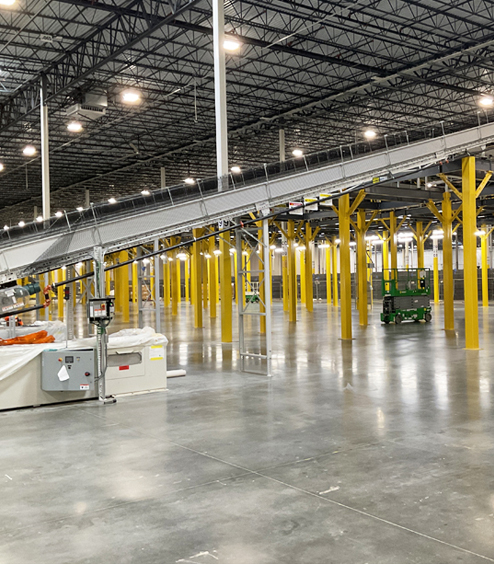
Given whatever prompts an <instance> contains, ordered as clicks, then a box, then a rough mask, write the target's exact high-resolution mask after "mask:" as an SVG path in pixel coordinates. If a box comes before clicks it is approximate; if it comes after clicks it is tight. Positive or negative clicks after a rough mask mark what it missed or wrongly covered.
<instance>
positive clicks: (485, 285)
mask: <svg viewBox="0 0 494 564" xmlns="http://www.w3.org/2000/svg"><path fill="white" fill-rule="evenodd" d="M488 237H489V235H488V230H487V225H482V233H481V235H480V248H481V251H482V306H483V307H488V305H489V278H488V276H489V261H488V257H487V238H488Z"/></svg>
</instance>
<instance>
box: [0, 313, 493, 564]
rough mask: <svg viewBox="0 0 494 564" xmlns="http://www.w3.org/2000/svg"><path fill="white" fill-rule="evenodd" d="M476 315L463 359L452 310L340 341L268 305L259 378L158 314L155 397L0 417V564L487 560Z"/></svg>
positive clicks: (488, 413)
mask: <svg viewBox="0 0 494 564" xmlns="http://www.w3.org/2000/svg"><path fill="white" fill-rule="evenodd" d="M491 310H492V313H490V312H489V311H488V312H485V311H483V310H481V312H480V316H481V334H483V336H482V344H481V346H482V349H481V350H480V351H465V350H464V348H463V347H464V336H463V331H462V329H461V328H462V326H463V321H462V318H463V309H462V304H460V303H458V304H457V307H456V311H455V313H456V316H457V320H458V321H457V325H458V328H459V329H458V332H457V333H455V334H447V333H445V332H444V331H443V330H442V319H441V311H440V309H439V310H438V311H435V312H434V314H435V315H434V319H433V321H432V323H430V324H422V323H420V324H414V323H408V324H405V323H403V324H402V325H400V326H394V325H389V326H381V324H380V323H379V321H378V315H379V312H378V308H376V310H375V311H374V312H373V313H371V315H370V325H369V327H367V328H366V329H359V328H358V325H357V324H358V319H357V316H355V318H354V321H355V324H354V327H355V334H354V337H355V339H354V340H353V341H352V342H350V343H347V342H342V341H340V340H339V338H338V337H339V321H338V312H337V310H335V309H334V308H332V307H331V306H329V307H327V306H326V304H316V306H315V310H314V313H313V314H312V315H309V314H307V313H306V312H301V315H300V321H299V322H298V323H297V324H296V326H290V325H289V323H288V321H287V319H286V316H285V315H284V314H283V312H282V311H281V308H280V304H279V303H277V304H275V306H274V339H273V352H274V362H273V366H274V373H273V377H272V378H271V379H267V378H266V377H263V376H258V375H252V374H241V373H239V372H238V361H237V358H236V354H235V350H236V347H235V345H234V346H233V347H232V346H231V345H224V346H222V345H221V343H220V331H219V329H220V325H219V320H215V321H210V320H209V319H208V318H206V319H205V326H206V328H205V329H203V330H197V329H193V328H192V311H191V310H190V308H189V306H186V305H183V306H182V308H181V312H180V315H179V316H178V317H177V318H176V319H170V316H169V314H168V312H166V315H165V317H166V319H164V324H165V333H166V334H167V335H168V337H169V339H170V343H169V355H168V360H169V366H170V367H171V368H178V367H179V366H183V367H185V368H186V369H187V377H186V378H175V379H172V380H169V391H168V392H161V393H155V394H148V395H140V396H135V397H125V398H121V399H119V401H118V403H117V404H115V405H110V406H101V405H98V403H97V402H89V403H84V404H77V405H66V406H54V407H47V408H38V409H28V410H20V411H15V412H8V413H2V414H0V429H1V434H0V465H1V468H0V500H1V502H0V563H1V564H26V563H34V564H44V563H47V564H48V563H50V564H67V563H70V564H89V563H91V564H93V563H98V564H99V563H102V564H113V563H114V564H127V563H128V564H131V563H132V564H134V563H135V564H137V563H139V564H172V563H189V564H201V563H202V564H208V563H211V564H214V563H215V562H217V563H218V564H279V563H284V564H309V563H310V564H314V563H321V564H327V563H334V564H347V563H348V564H350V563H351V564H366V563H367V564H407V563H424V564H431V563H434V564H439V563H440V564H443V563H444V564H451V563H453V562H459V563H462V564H466V563H472V564H473V563H477V562H479V563H480V562H485V561H487V562H494V472H493V470H492V468H493V466H494V410H493V393H494V388H493V383H492V380H493V377H492V366H493V352H491V351H493V350H494V349H493V348H492V344H493V342H494V308H491ZM118 326H119V325H118V323H116V324H115V325H114V329H117V328H118ZM489 329H490V331H489ZM203 336H204V339H203Z"/></svg>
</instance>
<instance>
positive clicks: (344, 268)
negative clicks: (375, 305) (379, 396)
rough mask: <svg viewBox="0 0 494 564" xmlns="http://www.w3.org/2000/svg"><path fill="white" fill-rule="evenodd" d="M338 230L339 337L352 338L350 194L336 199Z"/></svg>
mask: <svg viewBox="0 0 494 564" xmlns="http://www.w3.org/2000/svg"><path fill="white" fill-rule="evenodd" d="M338 210H339V219H340V225H339V231H340V241H341V242H340V290H341V338H342V339H351V338H352V273H351V264H350V196H349V194H345V195H344V196H341V197H340V199H339V200H338Z"/></svg>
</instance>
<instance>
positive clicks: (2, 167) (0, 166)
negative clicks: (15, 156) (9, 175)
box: [0, 163, 4, 172]
mask: <svg viewBox="0 0 494 564" xmlns="http://www.w3.org/2000/svg"><path fill="white" fill-rule="evenodd" d="M3 169H4V166H3V164H2V163H0V172H2V170H3Z"/></svg>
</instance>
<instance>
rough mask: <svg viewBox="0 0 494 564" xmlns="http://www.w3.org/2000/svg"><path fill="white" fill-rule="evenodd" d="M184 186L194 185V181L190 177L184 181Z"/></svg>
mask: <svg viewBox="0 0 494 564" xmlns="http://www.w3.org/2000/svg"><path fill="white" fill-rule="evenodd" d="M184 182H185V184H195V183H196V181H195V180H194V179H193V178H191V177H190V176H189V177H188V178H186V179H185V180H184Z"/></svg>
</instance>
